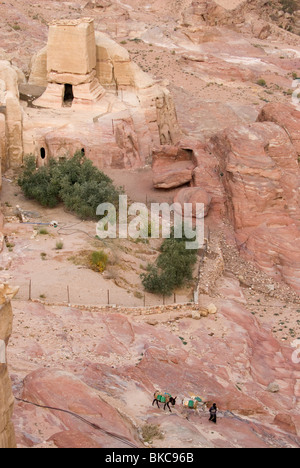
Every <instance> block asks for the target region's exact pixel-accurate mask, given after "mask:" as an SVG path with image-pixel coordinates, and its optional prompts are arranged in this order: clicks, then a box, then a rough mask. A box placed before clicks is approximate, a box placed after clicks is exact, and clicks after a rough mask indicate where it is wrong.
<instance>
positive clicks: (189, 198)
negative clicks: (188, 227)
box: [174, 187, 211, 219]
mask: <svg viewBox="0 0 300 468" xmlns="http://www.w3.org/2000/svg"><path fill="white" fill-rule="evenodd" d="M174 203H179V204H180V205H181V207H182V214H184V205H185V204H186V203H188V204H189V205H192V216H193V218H198V219H199V218H204V217H205V216H207V215H208V212H209V208H210V203H211V196H210V195H209V194H208V193H207V192H206V191H205V190H203V189H201V188H198V187H193V188H184V189H182V190H180V191H179V192H178V193H177V194H176V195H175V197H174Z"/></svg>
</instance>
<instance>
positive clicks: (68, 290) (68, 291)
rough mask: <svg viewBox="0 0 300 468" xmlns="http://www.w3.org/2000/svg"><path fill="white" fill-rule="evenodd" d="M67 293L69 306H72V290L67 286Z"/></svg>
mask: <svg viewBox="0 0 300 468" xmlns="http://www.w3.org/2000/svg"><path fill="white" fill-rule="evenodd" d="M67 293H68V304H70V303H71V302H70V288H69V286H67Z"/></svg>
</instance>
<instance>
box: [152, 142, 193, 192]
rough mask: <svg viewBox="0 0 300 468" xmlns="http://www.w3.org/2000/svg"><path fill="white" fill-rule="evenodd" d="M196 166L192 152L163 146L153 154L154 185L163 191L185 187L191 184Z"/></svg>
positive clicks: (176, 147)
mask: <svg viewBox="0 0 300 468" xmlns="http://www.w3.org/2000/svg"><path fill="white" fill-rule="evenodd" d="M195 166H196V165H195V161H194V159H193V152H192V151H189V150H187V151H186V150H184V149H181V148H179V147H178V146H167V145H165V146H162V147H161V148H159V149H157V150H155V151H154V152H153V158H152V170H153V185H154V187H155V188H163V189H170V188H174V187H180V186H182V185H185V184H187V183H188V182H191V180H192V178H193V170H194V169H195Z"/></svg>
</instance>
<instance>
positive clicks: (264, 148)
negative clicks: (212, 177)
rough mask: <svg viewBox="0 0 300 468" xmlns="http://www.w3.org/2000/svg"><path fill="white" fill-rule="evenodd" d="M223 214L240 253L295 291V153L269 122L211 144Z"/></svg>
mask: <svg viewBox="0 0 300 468" xmlns="http://www.w3.org/2000/svg"><path fill="white" fill-rule="evenodd" d="M212 149H213V151H214V153H215V155H217V156H218V158H219V161H220V168H221V171H222V172H221V175H222V180H223V184H224V188H225V191H226V199H227V212H228V215H229V218H230V220H231V221H232V223H233V225H234V227H235V231H236V238H237V242H238V245H239V247H240V250H241V251H242V252H243V253H244V255H246V257H247V258H249V259H251V260H253V261H255V262H256V264H258V265H259V266H260V267H261V268H262V269H263V270H264V271H266V272H267V273H268V274H270V275H271V276H273V277H274V278H276V279H283V280H284V281H286V282H287V283H288V284H290V285H291V286H292V287H293V288H294V289H296V291H298V292H299V291H300V230H299V220H300V209H299V196H300V187H299V176H300V174H299V165H298V153H297V151H296V149H295V146H294V145H293V143H292V141H291V138H290V136H289V135H288V134H287V132H286V131H285V130H284V129H283V128H281V127H279V126H278V125H276V124H275V123H273V122H264V123H255V124H253V125H250V126H240V127H236V128H230V129H227V130H225V131H224V132H223V133H222V134H221V135H218V136H216V137H215V138H213V139H212Z"/></svg>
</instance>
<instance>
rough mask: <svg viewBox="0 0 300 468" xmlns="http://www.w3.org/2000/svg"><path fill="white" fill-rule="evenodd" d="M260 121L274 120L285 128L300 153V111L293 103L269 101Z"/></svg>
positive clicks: (259, 117)
mask: <svg viewBox="0 0 300 468" xmlns="http://www.w3.org/2000/svg"><path fill="white" fill-rule="evenodd" d="M257 121H258V122H274V123H276V124H277V125H279V126H280V127H281V128H283V129H284V130H285V132H286V133H287V134H288V136H289V137H290V139H291V141H292V143H293V145H294V147H295V149H296V151H297V153H298V155H300V111H299V110H297V109H295V107H294V106H292V105H291V104H283V103H277V102H274V103H269V104H267V105H266V106H264V107H263V109H262V110H261V112H260V114H259V116H258V119H257Z"/></svg>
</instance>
